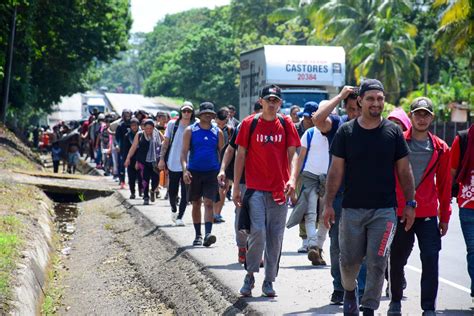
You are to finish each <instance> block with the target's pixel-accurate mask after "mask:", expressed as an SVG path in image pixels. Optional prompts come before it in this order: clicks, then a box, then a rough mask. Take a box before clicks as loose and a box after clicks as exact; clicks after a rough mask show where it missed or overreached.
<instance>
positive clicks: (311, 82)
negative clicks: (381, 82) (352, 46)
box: [239, 45, 346, 119]
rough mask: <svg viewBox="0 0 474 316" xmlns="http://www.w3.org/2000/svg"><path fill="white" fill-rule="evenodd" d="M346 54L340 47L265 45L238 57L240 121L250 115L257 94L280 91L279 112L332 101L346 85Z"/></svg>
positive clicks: (285, 112) (287, 111)
mask: <svg viewBox="0 0 474 316" xmlns="http://www.w3.org/2000/svg"><path fill="white" fill-rule="evenodd" d="M345 61H346V54H345V51H344V48H343V47H340V46H295V45H265V46H263V47H261V48H257V49H254V50H251V51H248V52H244V53H242V54H241V55H240V104H239V117H240V119H242V118H244V117H245V116H247V115H249V114H250V113H252V112H253V106H254V104H255V101H257V99H258V97H259V93H260V90H261V89H262V88H263V87H264V86H266V85H269V84H276V85H278V86H279V87H280V88H281V89H282V97H283V105H282V109H281V112H282V113H284V114H288V113H289V110H290V107H291V106H293V105H298V106H300V107H301V108H302V107H303V105H304V104H305V103H306V102H308V101H315V102H318V103H319V102H320V101H322V100H327V99H329V98H332V97H334V96H335V95H337V93H338V92H339V89H338V88H340V87H342V86H344V84H345V71H346V62H345Z"/></svg>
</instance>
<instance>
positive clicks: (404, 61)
mask: <svg viewBox="0 0 474 316" xmlns="http://www.w3.org/2000/svg"><path fill="white" fill-rule="evenodd" d="M385 14H386V15H385V16H384V17H381V16H376V17H375V28H374V30H368V31H366V32H364V33H363V34H362V35H361V36H360V38H359V40H360V43H358V44H356V45H355V46H354V48H352V49H351V50H350V51H349V56H351V63H352V65H353V66H354V76H355V78H360V79H362V78H363V77H370V78H377V79H379V80H381V81H382V82H383V83H384V85H385V90H386V95H387V99H388V100H389V101H390V102H392V103H395V102H396V101H398V99H399V97H400V92H401V90H402V87H403V89H405V90H409V89H412V87H413V85H414V83H415V82H417V81H418V80H419V78H420V70H419V68H418V65H416V64H415V62H414V57H415V54H416V47H415V42H414V40H413V36H414V35H415V34H416V28H415V27H414V25H412V24H410V23H408V22H406V21H404V20H403V19H402V18H401V17H399V16H393V17H392V16H391V9H388V10H386V13H385Z"/></svg>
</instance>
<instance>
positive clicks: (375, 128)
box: [324, 79, 416, 315]
mask: <svg viewBox="0 0 474 316" xmlns="http://www.w3.org/2000/svg"><path fill="white" fill-rule="evenodd" d="M359 91H360V92H359V93H360V95H359V96H358V98H357V100H358V102H359V104H360V106H361V110H362V115H361V116H360V117H358V118H357V119H355V120H352V121H350V122H346V123H344V124H343V125H342V126H341V127H340V128H339V130H338V131H337V132H336V136H335V137H334V140H333V142H332V144H331V149H330V152H331V154H332V162H331V167H330V168H329V172H328V178H327V183H326V197H325V210H324V222H325V224H326V226H327V227H328V228H329V227H330V226H331V225H333V224H334V222H335V212H334V208H333V202H334V198H335V196H336V194H337V192H338V191H339V188H340V186H341V183H342V181H343V179H344V193H343V201H342V214H341V220H340V224H339V225H340V226H339V247H340V250H341V253H340V270H341V277H342V285H343V287H344V290H345V292H344V314H346V315H359V304H358V295H357V293H356V289H357V281H356V278H357V275H358V273H359V270H360V267H361V264H362V261H363V260H364V257H365V260H366V264H367V278H366V284H365V291H364V295H363V297H362V302H361V303H362V304H361V308H362V310H363V313H364V315H374V310H376V309H377V308H378V307H379V305H380V295H381V292H382V286H383V281H384V273H385V268H386V265H387V257H388V253H389V249H390V244H391V241H392V239H393V236H394V234H395V230H396V226H397V217H396V213H395V207H397V199H396V193H395V183H396V181H395V175H397V177H398V180H399V182H400V185H401V188H402V190H403V192H404V196H405V200H406V201H407V202H406V205H400V208H402V211H401V215H402V216H401V220H400V225H401V226H402V228H404V229H405V230H406V231H408V230H410V228H411V227H412V225H413V222H414V219H415V206H416V201H415V199H414V197H415V188H414V179H413V173H412V171H411V167H410V162H409V159H408V153H409V149H408V145H407V143H406V141H405V139H404V137H403V133H402V131H401V129H400V128H399V127H398V126H397V125H395V124H394V123H393V122H390V121H389V120H387V119H384V118H383V117H382V111H383V108H384V101H385V93H384V88H383V85H382V83H381V82H380V81H378V80H376V79H366V80H365V81H363V82H362V83H361V86H360V90H359Z"/></svg>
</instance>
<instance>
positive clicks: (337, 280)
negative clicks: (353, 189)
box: [329, 193, 367, 294]
mask: <svg viewBox="0 0 474 316" xmlns="http://www.w3.org/2000/svg"><path fill="white" fill-rule="evenodd" d="M333 207H334V212H335V213H336V218H335V223H334V224H333V225H332V226H331V229H330V230H329V238H330V240H331V244H330V246H329V254H330V257H331V276H332V279H333V281H332V285H333V288H334V291H344V288H343V287H342V281H341V269H340V267H339V254H340V249H339V222H340V220H341V212H342V194H339V193H338V194H337V195H336V198H335V199H334V203H333ZM366 275H367V267H366V265H365V260H364V262H363V263H362V265H361V267H360V271H359V275H358V276H357V288H358V289H359V293H360V294H362V293H364V289H365V277H366Z"/></svg>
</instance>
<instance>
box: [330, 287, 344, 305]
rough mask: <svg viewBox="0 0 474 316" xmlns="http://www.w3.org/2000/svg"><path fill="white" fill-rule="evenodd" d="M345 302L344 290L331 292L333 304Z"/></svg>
mask: <svg viewBox="0 0 474 316" xmlns="http://www.w3.org/2000/svg"><path fill="white" fill-rule="evenodd" d="M342 303H344V291H336V290H334V292H332V294H331V302H330V303H329V304H331V305H342Z"/></svg>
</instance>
